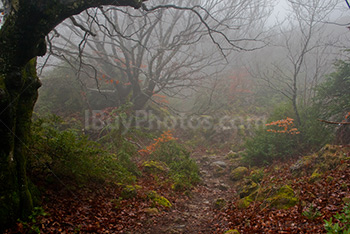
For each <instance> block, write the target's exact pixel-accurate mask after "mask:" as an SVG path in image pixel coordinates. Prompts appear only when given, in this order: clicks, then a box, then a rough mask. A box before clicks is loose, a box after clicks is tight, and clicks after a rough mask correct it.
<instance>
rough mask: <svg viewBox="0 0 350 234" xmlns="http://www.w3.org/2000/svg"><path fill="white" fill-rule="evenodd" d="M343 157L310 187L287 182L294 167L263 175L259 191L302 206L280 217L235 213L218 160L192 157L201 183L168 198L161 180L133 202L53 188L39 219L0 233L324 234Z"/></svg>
mask: <svg viewBox="0 0 350 234" xmlns="http://www.w3.org/2000/svg"><path fill="white" fill-rule="evenodd" d="M349 151H350V150H348V151H347V153H346V154H347V157H348V158H347V160H343V161H341V165H339V166H337V167H335V168H334V169H332V170H329V171H328V172H327V173H325V174H324V175H322V177H321V178H320V179H319V180H318V181H317V182H314V183H310V182H309V177H310V175H304V176H300V177H298V178H295V177H293V175H292V174H291V173H290V166H291V165H293V164H294V163H295V162H296V161H297V159H296V160H294V161H289V162H284V163H275V164H274V165H271V166H269V167H266V168H265V169H264V173H265V177H264V180H263V181H262V182H261V185H263V184H264V183H267V182H269V183H271V181H273V185H274V186H278V184H282V185H283V184H285V183H288V184H289V185H290V186H291V187H292V188H293V189H294V190H295V191H298V198H299V199H300V201H302V202H299V203H298V204H297V205H295V206H293V207H291V208H290V209H287V210H278V209H273V208H269V207H267V206H265V203H264V202H253V203H252V204H251V205H250V206H249V207H248V208H246V209H240V208H237V206H236V204H237V203H236V202H237V200H238V195H237V191H236V190H235V186H236V185H235V184H234V183H233V182H232V180H231V179H230V170H231V168H230V164H229V163H230V162H229V160H228V159H227V158H226V157H225V153H222V154H220V153H218V154H208V153H207V152H206V151H205V150H204V149H202V150H199V149H198V150H195V151H194V152H193V153H192V157H193V158H194V159H195V160H196V162H197V163H198V165H199V167H200V174H201V179H202V180H201V182H200V184H198V185H197V186H195V187H194V188H192V189H191V190H190V191H187V192H176V191H174V190H173V189H172V188H171V185H170V184H169V183H168V182H166V179H165V177H164V178H163V177H162V175H159V176H153V175H143V176H142V177H140V178H139V179H138V182H137V186H138V190H137V195H135V196H134V197H132V198H130V199H119V197H120V194H121V188H120V186H117V185H115V186H114V185H109V186H106V185H103V184H98V183H93V185H91V186H89V187H80V186H78V185H74V184H73V185H72V184H69V185H67V184H64V182H63V183H61V184H59V185H57V183H53V184H52V185H51V186H47V185H46V186H45V191H44V192H43V204H42V208H43V211H44V212H42V211H41V212H40V210H39V211H38V212H37V216H35V217H34V216H33V217H32V219H31V221H29V222H19V223H18V224H17V226H16V227H14V228H13V229H11V230H8V231H7V232H5V233H129V234H141V233H152V234H158V233H159V234H161V233H170V234H171V233H189V234H191V233H193V234H199V233H203V234H210V233H221V234H222V233H224V232H225V231H227V230H229V229H237V230H239V231H240V233H326V231H325V229H324V220H325V219H327V220H328V219H329V218H330V217H332V216H333V215H334V214H335V213H336V212H341V211H342V208H343V204H344V202H343V201H344V198H346V197H349V196H350V186H349V185H350V160H349V156H350V153H349ZM149 191H155V192H156V193H158V194H159V195H161V196H164V197H165V198H167V199H168V200H169V201H170V202H171V204H172V207H171V208H166V207H157V208H152V207H154V206H153V205H152V202H151V201H150V200H149V199H147V194H149ZM310 205H313V207H315V209H317V211H318V212H319V213H318V215H317V216H315V217H306V216H305V214H302V212H303V211H308V210H309V211H310ZM311 211H312V210H311ZM312 215H313V214H310V216H312Z"/></svg>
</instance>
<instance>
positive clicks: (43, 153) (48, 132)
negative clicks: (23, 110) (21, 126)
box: [28, 116, 136, 183]
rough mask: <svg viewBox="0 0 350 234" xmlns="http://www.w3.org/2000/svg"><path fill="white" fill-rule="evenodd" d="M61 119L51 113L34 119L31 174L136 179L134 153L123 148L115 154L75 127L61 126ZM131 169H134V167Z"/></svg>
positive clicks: (85, 180)
mask: <svg viewBox="0 0 350 234" xmlns="http://www.w3.org/2000/svg"><path fill="white" fill-rule="evenodd" d="M60 123H61V119H60V118H59V117H57V116H51V117H50V118H47V119H38V120H36V121H35V122H34V123H33V127H32V142H31V146H30V157H29V160H28V169H29V172H31V173H32V174H49V173H53V174H54V175H55V176H58V177H60V178H64V177H66V178H67V177H68V178H71V179H74V180H76V181H77V182H82V183H83V182H87V181H89V180H95V181H114V182H128V181H133V180H134V179H135V172H136V171H135V170H134V166H133V165H132V163H131V161H130V157H131V155H130V154H128V152H127V151H125V150H124V149H123V148H121V149H120V150H119V152H117V153H115V154H113V153H110V152H108V151H106V150H104V149H103V148H102V146H101V145H100V144H98V143H96V142H93V141H90V140H88V138H87V137H86V136H84V135H81V134H80V133H79V131H78V130H76V129H67V130H63V131H62V130H61V129H60V126H61V125H60ZM131 169H132V170H131Z"/></svg>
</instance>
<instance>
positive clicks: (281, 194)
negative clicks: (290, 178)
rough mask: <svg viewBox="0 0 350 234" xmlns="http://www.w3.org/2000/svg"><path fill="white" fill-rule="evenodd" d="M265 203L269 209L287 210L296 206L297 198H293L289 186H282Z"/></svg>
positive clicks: (292, 192) (293, 195)
mask: <svg viewBox="0 0 350 234" xmlns="http://www.w3.org/2000/svg"><path fill="white" fill-rule="evenodd" d="M267 202H268V203H270V207H273V208H276V209H288V208H290V207H293V206H295V205H296V204H297V202H298V198H297V197H295V194H294V191H293V189H292V188H291V187H290V186H288V185H284V186H282V187H281V188H280V189H279V190H278V191H277V193H276V194H275V195H274V196H272V197H270V198H268V199H267Z"/></svg>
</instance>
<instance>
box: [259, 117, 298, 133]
mask: <svg viewBox="0 0 350 234" xmlns="http://www.w3.org/2000/svg"><path fill="white" fill-rule="evenodd" d="M293 122H294V119H292V118H289V117H287V118H286V119H281V120H277V121H273V122H271V123H267V124H265V125H266V126H277V127H279V128H281V129H282V130H275V129H267V131H268V132H277V133H288V134H292V135H294V134H300V132H299V131H298V129H297V128H295V127H293Z"/></svg>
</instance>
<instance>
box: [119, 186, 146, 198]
mask: <svg viewBox="0 0 350 234" xmlns="http://www.w3.org/2000/svg"><path fill="white" fill-rule="evenodd" d="M140 188H141V186H139V185H135V186H133V185H126V186H125V187H124V188H123V190H122V192H121V194H120V196H121V197H122V198H124V199H130V198H134V197H136V196H137V190H138V189H140Z"/></svg>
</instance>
